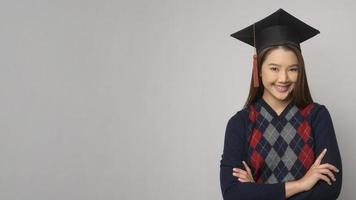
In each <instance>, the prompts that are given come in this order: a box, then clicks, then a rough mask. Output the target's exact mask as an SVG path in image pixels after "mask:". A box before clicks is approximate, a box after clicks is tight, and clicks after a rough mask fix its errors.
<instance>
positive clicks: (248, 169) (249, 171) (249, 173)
mask: <svg viewBox="0 0 356 200" xmlns="http://www.w3.org/2000/svg"><path fill="white" fill-rule="evenodd" d="M242 163H243V164H244V166H245V168H246V170H247V173H248V176H249V179H250V180H251V181H252V182H255V180H253V176H252V172H251V169H250V168H249V167H248V165H247V163H246V162H245V161H242Z"/></svg>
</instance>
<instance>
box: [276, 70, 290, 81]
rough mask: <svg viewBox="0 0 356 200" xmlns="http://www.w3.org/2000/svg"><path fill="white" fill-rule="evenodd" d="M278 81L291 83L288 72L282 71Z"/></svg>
mask: <svg viewBox="0 0 356 200" xmlns="http://www.w3.org/2000/svg"><path fill="white" fill-rule="evenodd" d="M278 81H279V82H281V83H286V82H288V81H289V77H288V72H287V71H286V70H281V71H280V72H279V74H278Z"/></svg>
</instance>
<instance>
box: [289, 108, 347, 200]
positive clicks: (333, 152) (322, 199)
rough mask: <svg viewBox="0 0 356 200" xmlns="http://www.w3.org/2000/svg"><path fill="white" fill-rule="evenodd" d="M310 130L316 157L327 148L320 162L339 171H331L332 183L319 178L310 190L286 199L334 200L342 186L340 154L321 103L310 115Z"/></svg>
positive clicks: (328, 115)
mask: <svg viewBox="0 0 356 200" xmlns="http://www.w3.org/2000/svg"><path fill="white" fill-rule="evenodd" d="M312 131H313V134H314V139H315V150H314V152H315V155H316V157H317V156H319V155H320V153H321V152H322V151H323V149H324V148H327V152H326V154H325V156H324V158H323V160H322V162H321V164H324V163H329V164H332V165H334V166H335V167H336V168H338V169H339V170H340V171H339V173H336V172H334V171H332V172H333V174H334V175H335V178H336V181H335V182H334V181H332V180H331V183H332V185H328V184H327V183H326V182H325V181H322V180H319V181H318V182H317V184H315V185H314V187H313V188H312V189H311V190H309V191H306V192H302V193H299V194H297V195H294V196H292V197H291V198H288V200H335V199H337V198H338V196H339V194H340V191H341V186H342V163H341V156H340V152H339V147H338V144H337V139H336V135H335V132H334V127H333V123H332V120H331V117H330V114H329V112H328V110H327V109H326V107H325V106H323V105H320V107H319V108H318V109H317V111H316V113H315V115H314V116H312Z"/></svg>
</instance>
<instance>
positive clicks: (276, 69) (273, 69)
mask: <svg viewBox="0 0 356 200" xmlns="http://www.w3.org/2000/svg"><path fill="white" fill-rule="evenodd" d="M270 69H271V70H272V71H275V72H276V71H278V68H277V67H271V68H270Z"/></svg>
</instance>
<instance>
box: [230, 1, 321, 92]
mask: <svg viewBox="0 0 356 200" xmlns="http://www.w3.org/2000/svg"><path fill="white" fill-rule="evenodd" d="M319 33H320V31H318V30H317V29H315V28H313V27H311V26H309V25H308V24H306V23H304V22H302V21H301V20H299V19H298V18H296V17H294V16H292V15H291V14H289V13H287V12H286V11H284V10H283V9H281V8H280V9H278V10H277V11H276V12H274V13H272V14H271V15H269V16H267V17H265V18H263V19H262V20H260V21H258V22H255V23H254V24H252V25H250V26H248V27H246V28H244V29H242V30H240V31H237V32H235V33H233V34H231V36H232V37H234V38H236V39H238V40H241V41H242V42H245V43H247V44H249V45H251V46H253V47H255V55H254V56H253V80H254V87H258V85H259V82H258V71H257V55H256V54H258V53H260V52H261V51H262V50H263V49H265V48H267V47H270V46H277V45H283V44H291V45H294V46H295V47H297V48H298V49H299V50H301V49H300V43H302V42H304V41H306V40H308V39H309V38H312V37H314V36H315V35H317V34H319Z"/></svg>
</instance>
